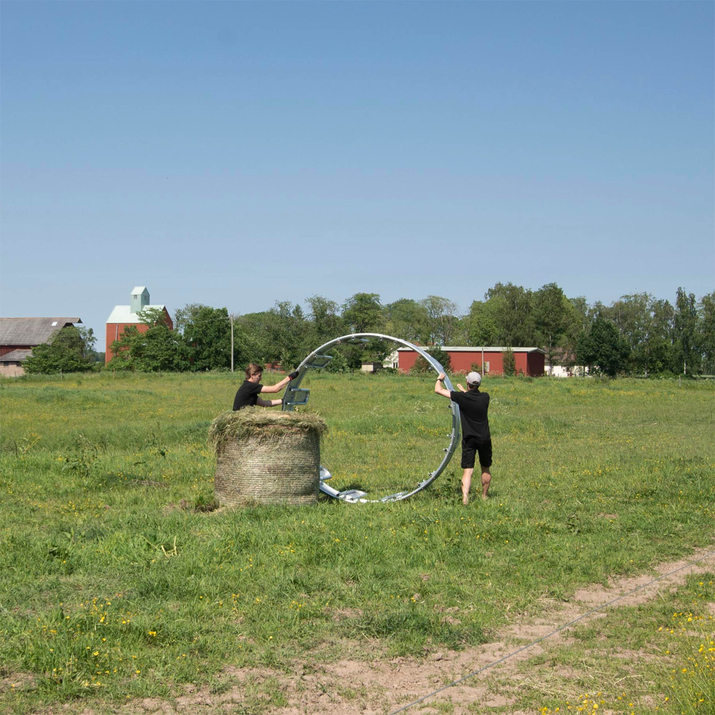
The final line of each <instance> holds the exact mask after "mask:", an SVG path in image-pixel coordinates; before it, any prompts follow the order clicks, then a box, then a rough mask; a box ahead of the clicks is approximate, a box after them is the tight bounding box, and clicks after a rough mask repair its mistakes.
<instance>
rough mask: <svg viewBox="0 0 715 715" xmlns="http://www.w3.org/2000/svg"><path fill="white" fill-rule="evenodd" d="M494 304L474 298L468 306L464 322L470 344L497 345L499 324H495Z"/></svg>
mask: <svg viewBox="0 0 715 715" xmlns="http://www.w3.org/2000/svg"><path fill="white" fill-rule="evenodd" d="M495 307H496V306H495V304H494V303H492V304H490V303H489V302H488V301H487V302H485V301H481V300H475V301H474V302H473V303H472V305H471V306H470V308H469V315H467V317H466V319H465V322H466V326H467V339H468V342H469V344H470V345H498V344H499V342H500V340H499V326H498V325H497V321H496V317H495V315H494V313H495Z"/></svg>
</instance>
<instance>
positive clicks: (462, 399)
mask: <svg viewBox="0 0 715 715" xmlns="http://www.w3.org/2000/svg"><path fill="white" fill-rule="evenodd" d="M444 378H445V374H444V373H443V372H441V373H440V374H439V376H438V377H437V382H436V383H435V385H434V391H435V392H436V393H437V394H438V395H442V396H443V397H449V399H450V400H452V402H456V403H457V404H458V405H459V415H460V418H461V421H462V469H463V470H464V473H463V475H462V504H468V503H469V490H470V488H471V486H472V475H473V474H474V463H475V458H476V455H477V454H478V455H479V464H480V466H481V468H482V499H486V498H487V492H488V491H489V485H490V484H491V482H492V474H491V472H490V468H491V466H492V438H491V434H490V433H489V416H488V412H489V393H488V392H480V391H479V386H480V385H481V384H482V376H481V375H480V374H479V373H478V372H470V373H469V374H468V375H467V389H466V390H465V389H464V388H463V387H462V386H461V385H457V387H458V388H459V390H460V392H454V391H450V390H448V389H447V388H446V387H445V386H444V385H443V384H442V381H443V380H444Z"/></svg>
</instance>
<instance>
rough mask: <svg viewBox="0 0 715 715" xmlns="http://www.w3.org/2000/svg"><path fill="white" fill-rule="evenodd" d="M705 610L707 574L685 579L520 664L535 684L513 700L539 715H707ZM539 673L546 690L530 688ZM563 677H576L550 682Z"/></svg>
mask: <svg viewBox="0 0 715 715" xmlns="http://www.w3.org/2000/svg"><path fill="white" fill-rule="evenodd" d="M713 603H715V575H714V574H712V573H709V574H699V575H691V576H689V577H688V579H687V582H686V584H685V586H683V587H682V588H679V589H677V590H669V591H667V592H666V593H664V594H661V596H660V597H659V598H658V599H655V600H652V601H649V602H648V603H645V604H641V605H639V606H635V607H628V608H621V609H618V610H617V611H615V612H614V611H611V612H608V614H607V616H606V617H605V618H600V619H598V620H597V621H595V622H594V623H592V624H590V625H587V626H580V627H577V628H576V629H575V630H574V632H573V637H574V643H573V645H571V646H570V647H567V648H564V647H560V648H559V647H550V648H547V650H546V652H545V653H543V654H542V655H540V656H538V657H536V658H532V659H530V660H529V661H528V662H527V663H526V664H525V665H524V670H525V671H527V672H529V673H531V674H532V675H535V676H536V677H533V678H532V679H531V681H532V685H527V686H522V687H521V692H520V697H519V700H520V701H521V703H523V704H524V705H525V706H526V707H529V706H533V704H534V703H535V702H541V703H542V706H541V707H540V708H539V712H540V713H541V715H554V714H555V713H568V712H576V713H577V712H586V713H591V714H592V715H593V713H595V712H598V710H601V711H603V710H607V711H608V712H612V713H627V714H628V715H651V714H652V713H656V712H657V713H662V714H663V715H710V714H711V713H713V712H715V635H713V633H714V629H715V617H713V615H712V611H711V607H712V604H713ZM543 670H547V671H548V672H549V673H550V674H551V677H550V678H549V679H548V687H547V688H543V687H539V686H538V685H537V683H539V678H538V674H539V673H540V672H542V671H543ZM566 672H577V673H579V675H578V676H577V677H575V678H574V677H572V678H565V677H560V676H559V675H555V676H554V675H553V674H554V673H557V674H558V673H566ZM594 673H597V674H598V679H597V682H596V683H594V678H593V674H594ZM545 681H546V678H542V679H541V682H542V683H543V682H545ZM594 685H596V687H595V688H594ZM594 704H595V705H597V706H598V707H597V708H594Z"/></svg>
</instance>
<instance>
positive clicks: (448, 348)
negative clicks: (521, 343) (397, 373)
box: [397, 345, 545, 354]
mask: <svg viewBox="0 0 715 715" xmlns="http://www.w3.org/2000/svg"><path fill="white" fill-rule="evenodd" d="M431 347H432V346H430V347H427V348H425V350H427V351H429V350H430V349H431ZM439 349H440V350H442V351H444V352H446V353H478V352H481V351H482V350H484V352H485V353H503V352H506V351H507V350H509V348H508V347H505V346H503V345H502V346H499V345H492V346H490V347H486V346H484V347H482V346H481V345H480V346H478V347H467V346H462V345H460V346H455V345H445V346H444V347H440V348H439ZM397 350H398V352H410V351H411V350H412V348H397ZM511 351H512V352H513V353H544V354H545V351H544V350H542V349H541V348H511Z"/></svg>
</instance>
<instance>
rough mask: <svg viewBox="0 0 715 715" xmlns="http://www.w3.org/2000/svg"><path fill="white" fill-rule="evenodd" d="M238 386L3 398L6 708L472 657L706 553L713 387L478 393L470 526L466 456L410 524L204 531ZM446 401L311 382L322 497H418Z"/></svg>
mask: <svg viewBox="0 0 715 715" xmlns="http://www.w3.org/2000/svg"><path fill="white" fill-rule="evenodd" d="M267 377H269V376H267ZM238 384H239V379H238V378H237V377H236V378H232V377H231V376H230V375H227V374H206V375H141V376H133V375H117V376H113V375H111V374H99V375H91V376H82V377H81V379H80V378H74V377H69V378H68V377H67V376H65V378H64V379H63V380H60V379H53V378H39V377H35V378H29V379H21V380H17V381H12V382H11V381H6V380H5V381H2V382H0V401H1V403H2V404H1V408H2V416H1V417H0V419H1V420H2V422H1V425H2V433H1V434H2V437H1V441H0V447H1V450H0V495H1V504H0V517H1V518H0V584H1V587H0V594H1V595H0V663H2V664H3V665H2V666H0V668H2V669H3V672H2V674H0V677H2V678H4V680H3V682H6V683H9V685H8V687H7V688H5V690H4V691H3V692H0V706H5V707H8V708H12V709H13V710H14V711H17V712H22V711H23V710H25V711H28V712H29V711H31V710H32V709H33V708H36V707H38V706H40V705H41V704H42V703H48V702H57V701H64V700H68V699H71V698H75V697H91V696H93V695H96V696H99V697H101V698H103V699H104V700H105V701H106V702H110V703H111V702H115V703H118V702H120V701H122V700H124V699H126V698H127V696H129V697H135V696H152V695H169V694H171V693H173V692H175V690H176V688H177V687H179V685H180V684H182V683H186V682H207V681H208V680H210V679H211V678H212V677H215V676H216V674H218V673H220V671H221V669H222V668H224V667H225V666H226V665H227V664H233V665H236V666H247V665H268V666H272V667H278V668H282V667H289V665H290V663H291V661H292V659H294V658H297V657H300V658H302V659H303V660H312V661H315V662H321V661H325V660H329V659H332V658H337V657H338V656H345V655H347V654H349V655H351V656H353V657H356V658H364V659H371V658H375V657H379V656H381V655H384V654H413V655H421V654H424V653H426V652H429V651H430V650H431V649H434V648H438V647H439V648H444V647H447V648H460V647H463V646H465V645H468V644H476V643H480V642H483V641H485V640H488V639H489V638H490V635H491V634H492V633H494V631H495V629H497V628H498V627H499V626H500V625H501V624H502V623H503V622H504V620H505V618H506V615H507V614H509V615H510V616H511V615H512V614H514V613H520V612H525V611H528V612H533V611H535V610H536V609H538V607H539V606H538V603H539V599H540V598H541V597H542V596H544V595H550V596H553V597H558V598H568V597H569V596H570V594H572V593H573V592H574V590H575V589H576V588H577V587H578V586H580V585H583V584H585V583H588V582H594V581H597V582H605V580H606V579H607V578H608V577H609V576H613V575H617V574H626V573H634V572H636V571H640V570H643V569H645V568H647V567H649V566H650V565H652V564H654V563H656V562H659V561H663V560H665V559H668V558H672V557H675V556H678V555H682V554H683V553H686V552H687V551H688V550H689V549H692V548H693V547H696V546H702V545H705V544H708V543H711V542H712V537H713V516H715V480H714V479H713V474H714V473H715V448H714V447H713V440H712V434H713V422H714V420H713V391H712V387H708V386H707V385H703V384H699V383H698V384H696V383H693V384H690V383H684V384H683V385H682V386H679V385H678V383H677V382H669V381H658V382H655V381H654V382H644V381H640V382H639V381H627V380H624V381H617V382H610V381H597V380H577V379H574V380H569V381H560V382H559V381H551V380H547V379H540V380H531V379H523V378H522V379H518V378H514V379H506V378H502V379H490V380H486V381H485V385H484V389H485V390H487V391H488V392H489V393H490V394H491V397H492V402H491V408H490V417H491V426H492V433H493V441H494V459H495V461H494V467H493V474H494V481H493V486H492V491H491V494H492V497H491V499H490V500H489V501H487V502H485V503H482V502H481V501H480V500H475V501H474V502H473V503H471V504H470V505H469V506H468V507H466V508H465V507H463V506H462V505H461V499H460V495H459V478H460V471H461V470H459V468H458V464H459V456H458V455H456V456H455V459H454V460H453V463H452V465H450V467H449V468H448V470H447V471H446V472H445V473H444V474H443V475H442V476H441V477H440V478H439V479H438V480H437V481H436V482H435V483H434V485H433V486H432V487H431V488H430V489H429V490H426V491H424V492H422V493H420V494H419V495H417V496H416V497H414V498H412V499H410V500H407V501H404V502H399V503H393V504H358V505H348V504H343V503H340V502H335V501H333V500H327V499H326V500H323V501H321V502H320V503H319V504H318V506H317V507H313V508H304V509H296V508H288V507H256V508H252V509H243V510H234V511H231V510H219V511H210V510H207V506H209V505H210V504H211V503H212V501H213V490H212V480H213V470H214V457H213V454H212V453H211V450H210V449H209V448H208V446H207V442H206V438H207V432H208V427H209V425H210V423H211V420H212V419H213V418H214V417H215V416H216V415H217V414H219V413H220V412H222V411H224V410H225V409H227V408H229V407H230V405H231V403H232V400H233V394H234V392H235V390H236V389H237V387H238ZM305 384H306V383H305V382H304V385H305ZM433 384H434V381H433V379H431V378H430V377H425V378H420V377H406V376H381V375H375V376H368V375H346V376H333V375H328V374H317V375H311V376H310V378H309V382H308V383H307V386H308V387H310V388H311V390H312V393H311V400H310V403H309V405H308V407H307V408H306V409H308V410H310V411H315V412H317V413H319V414H320V415H321V416H322V417H323V418H324V419H325V420H326V422H327V423H328V426H329V429H330V431H329V433H328V435H327V436H326V437H325V438H324V441H323V446H322V462H323V464H324V465H325V466H327V467H328V468H329V469H330V470H331V471H332V472H333V474H334V475H335V477H334V479H333V481H332V482H331V484H333V485H334V486H336V487H337V488H340V489H345V488H349V487H353V488H360V489H363V490H365V491H368V492H369V496H371V497H379V496H381V495H384V494H390V493H393V492H395V491H399V490H402V489H405V488H407V487H413V486H415V485H416V484H417V483H418V482H419V481H421V480H422V479H424V478H425V477H426V476H427V474H428V473H429V472H430V471H431V470H433V469H434V468H435V467H436V466H437V464H438V463H439V461H440V459H441V456H442V450H443V449H444V448H445V447H446V446H447V444H448V441H449V419H450V417H449V411H448V402H447V400H445V399H444V398H440V397H438V396H436V395H434V394H433V392H432V387H433ZM13 685H14V686H15V687H11V686H13Z"/></svg>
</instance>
